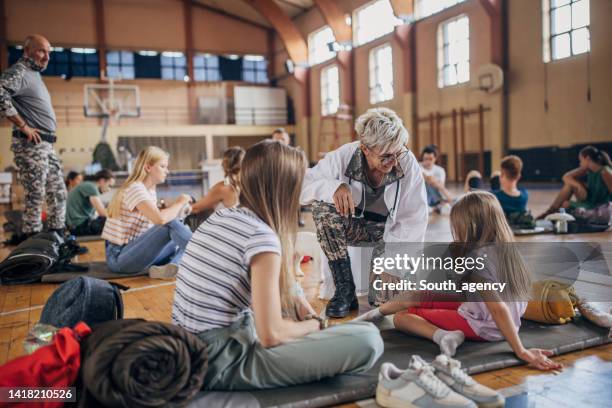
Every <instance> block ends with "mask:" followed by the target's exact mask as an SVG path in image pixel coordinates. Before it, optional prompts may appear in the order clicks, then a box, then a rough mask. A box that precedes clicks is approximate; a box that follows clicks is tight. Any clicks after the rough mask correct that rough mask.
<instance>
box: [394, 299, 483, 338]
mask: <svg viewBox="0 0 612 408" xmlns="http://www.w3.org/2000/svg"><path fill="white" fill-rule="evenodd" d="M459 306H461V302H434V301H425V302H421V304H420V306H418V307H409V308H408V310H405V311H402V312H398V315H402V314H404V313H410V314H414V315H417V316H421V317H422V318H423V319H425V320H427V321H428V322H429V323H431V324H433V325H434V326H436V327H439V328H441V329H443V330H449V331H453V330H461V331H462V332H463V334H465V338H466V339H468V340H476V341H486V340H484V339H483V338H482V337H480V336H478V335H477V334H476V333H475V332H474V330H472V327H471V326H470V325H469V323H468V322H467V320H465V318H463V316H461V315H460V314H459V312H458V311H457V309H459Z"/></svg>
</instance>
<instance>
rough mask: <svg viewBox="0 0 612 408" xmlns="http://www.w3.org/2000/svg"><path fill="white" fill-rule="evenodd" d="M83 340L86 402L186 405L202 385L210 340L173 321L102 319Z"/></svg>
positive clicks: (82, 395) (83, 398) (82, 390)
mask: <svg viewBox="0 0 612 408" xmlns="http://www.w3.org/2000/svg"><path fill="white" fill-rule="evenodd" d="M93 330H94V331H93V333H92V334H91V335H90V336H89V337H88V338H87V339H85V341H84V342H83V344H82V348H81V350H82V353H81V358H82V362H81V376H80V379H79V386H78V387H79V392H80V396H79V398H78V401H79V406H81V407H88V408H89V407H130V408H141V407H142V408H144V407H148V408H151V407H183V406H186V405H187V404H188V403H189V401H190V400H191V399H193V398H194V397H195V396H196V394H197V393H198V392H199V391H200V389H201V388H202V385H203V382H204V376H205V374H206V370H207V367H208V358H207V353H206V344H205V343H204V342H203V341H202V340H201V339H200V338H198V337H197V336H195V335H194V334H191V333H189V332H187V331H186V330H184V329H182V328H180V327H178V326H174V325H171V324H167V323H161V322H147V321H144V320H140V319H125V320H113V321H109V322H106V323H102V324H99V325H98V326H96V327H94V328H93Z"/></svg>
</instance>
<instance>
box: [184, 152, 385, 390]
mask: <svg viewBox="0 0 612 408" xmlns="http://www.w3.org/2000/svg"><path fill="white" fill-rule="evenodd" d="M306 165H307V161H306V157H305V155H304V153H303V152H301V151H299V150H297V149H295V148H292V147H289V146H285V145H283V144H281V143H277V142H274V141H269V140H265V141H262V142H260V143H257V144H255V145H254V146H252V147H251V148H249V149H248V150H247V152H246V155H245V157H244V160H243V163H242V170H241V174H240V205H239V206H238V207H235V208H225V209H222V210H219V211H217V212H215V213H214V214H213V215H211V216H210V217H209V218H208V219H207V220H206V221H205V222H204V223H203V224H202V225H200V226H199V228H198V229H197V231H196V232H195V233H194V234H193V237H192V238H191V241H190V242H189V244H188V245H187V249H186V250H185V256H184V257H183V259H182V261H181V263H180V265H179V272H178V275H177V281H176V291H175V295H174V304H173V308H172V322H173V323H174V324H177V325H179V326H181V327H182V328H184V329H186V330H187V331H189V332H191V333H195V334H197V335H198V336H199V337H200V338H201V339H203V340H204V342H205V343H206V344H207V348H206V351H207V355H208V371H207V373H206V378H205V380H204V384H205V388H206V389H208V390H254V389H262V388H275V387H284V386H289V385H294V384H302V383H308V382H312V381H318V380H320V379H323V378H326V377H332V376H335V375H338V374H342V373H349V374H353V373H360V372H363V371H365V370H368V369H369V368H371V367H372V366H373V365H374V363H375V362H376V360H377V359H378V358H379V357H380V355H381V354H382V351H383V342H382V339H381V337H380V334H379V332H378V330H377V329H376V327H375V326H374V325H373V324H371V323H364V322H359V323H352V322H351V323H345V324H338V325H334V326H332V327H330V328H327V324H326V321H325V320H323V319H321V318H320V317H319V316H317V315H315V314H313V310H312V308H311V307H309V305H308V304H307V302H306V300H305V299H304V296H303V293H302V292H301V289H300V287H299V285H298V284H297V283H296V280H295V266H294V262H293V257H294V247H295V239H296V233H297V228H298V227H297V218H298V206H299V196H300V191H301V188H302V180H303V178H304V173H305V170H306Z"/></svg>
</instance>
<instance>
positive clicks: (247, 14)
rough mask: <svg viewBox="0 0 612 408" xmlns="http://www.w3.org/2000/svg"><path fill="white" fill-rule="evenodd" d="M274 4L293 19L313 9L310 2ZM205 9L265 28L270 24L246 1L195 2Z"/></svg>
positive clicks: (291, 0) (284, 0) (289, 0)
mask: <svg viewBox="0 0 612 408" xmlns="http://www.w3.org/2000/svg"><path fill="white" fill-rule="evenodd" d="M274 2H275V3H276V4H278V6H279V7H280V8H281V9H282V10H283V11H284V12H285V13H286V14H287V15H288V16H289V17H290V18H295V17H297V16H299V15H300V14H302V13H304V12H306V11H308V10H310V9H311V8H312V7H314V3H313V1H312V0H274ZM194 3H199V4H201V5H202V6H205V7H207V8H210V9H213V10H218V11H220V12H223V13H226V14H231V15H234V16H236V17H240V18H242V19H244V20H248V21H251V22H253V23H256V24H260V25H262V26H266V27H270V28H271V27H272V26H271V25H270V23H269V22H268V21H267V20H266V19H265V18H264V17H263V16H262V15H261V14H259V13H258V12H257V10H255V9H254V8H253V7H252V6H251V5H250V4H249V1H248V0H195V1H194Z"/></svg>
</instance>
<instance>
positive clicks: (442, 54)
mask: <svg viewBox="0 0 612 408" xmlns="http://www.w3.org/2000/svg"><path fill="white" fill-rule="evenodd" d="M462 19H466V20H467V26H468V32H467V60H465V62H467V78H463V79H459V73H458V71H459V70H458V67H459V63H452V64H451V63H450V61H447V60H446V58H447V56H448V57H449V58H450V50H449V51H448V52H446V51H445V49H446V47H447V46H448V48H449V49H450V47H452V46H453V44H455V46H457V44H458V43H459V41H457V40H456V37H454V38H455V41H452V42H445V30H446V29H447V27H449V25H450V24H452V23H456V22H458V21H460V20H462ZM437 47H438V88H446V87H449V86H456V85H461V84H464V83H467V82H469V81H470V52H471V50H470V48H471V47H470V20H469V17H468V16H467V15H465V14H461V15H459V16H456V17H453V18H451V19H449V20H445V21H443V22H441V23H440V25H438V39H437ZM453 66H454V67H453ZM447 67H451V68H452V69H454V70H455V72H456V81H455V82H452V81H451V82H447V80H446V76H445V71H446V68H447Z"/></svg>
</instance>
